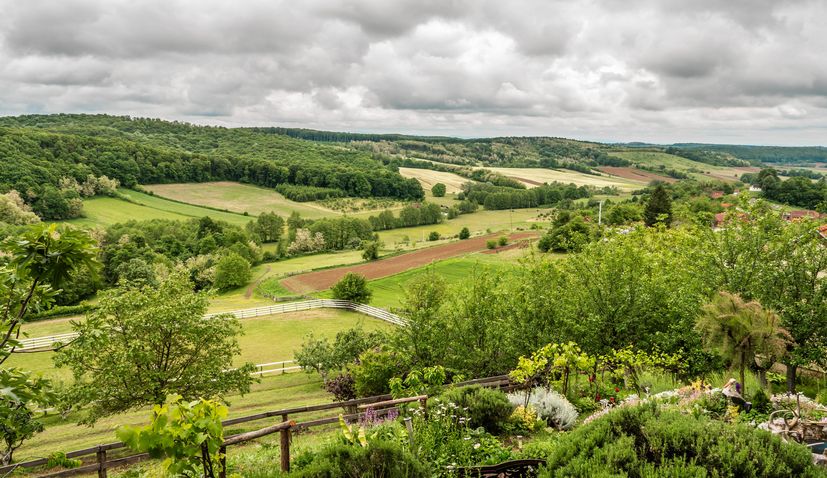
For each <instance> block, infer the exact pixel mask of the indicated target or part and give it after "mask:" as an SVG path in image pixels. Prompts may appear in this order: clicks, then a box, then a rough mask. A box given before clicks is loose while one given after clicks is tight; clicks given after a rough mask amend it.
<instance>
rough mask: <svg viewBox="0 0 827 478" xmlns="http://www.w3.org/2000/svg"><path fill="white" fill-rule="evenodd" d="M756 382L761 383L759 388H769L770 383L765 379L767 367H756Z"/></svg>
mask: <svg viewBox="0 0 827 478" xmlns="http://www.w3.org/2000/svg"><path fill="white" fill-rule="evenodd" d="M758 382H759V383H760V384H761V388H763V389H764V390H769V388H770V384H769V382H768V381H767V369H764V368H759V369H758Z"/></svg>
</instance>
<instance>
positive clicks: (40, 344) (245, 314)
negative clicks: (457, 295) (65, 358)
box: [17, 299, 405, 352]
mask: <svg viewBox="0 0 827 478" xmlns="http://www.w3.org/2000/svg"><path fill="white" fill-rule="evenodd" d="M325 308H326V309H345V310H351V311H354V312H359V313H362V314H365V315H368V316H371V317H374V318H376V319H379V320H384V321H385V322H389V323H391V324H394V325H405V319H403V318H402V317H400V316H398V315H396V314H393V313H391V312H388V311H387V310H385V309H381V308H379V307H373V306H370V305H366V304H357V303H355V302H350V301H347V300H336V299H314V300H305V301H301V302H287V303H284V304H275V305H270V306H267V307H254V308H252V309H242V310H234V311H232V312H219V313H214V314H206V315H205V316H204V318H205V319H209V318H212V317H216V316H219V315H226V314H230V315H232V316H234V317H235V318H237V319H250V318H253V317H263V316H267V315H277V314H286V313H290V312H300V311H303V310H311V309H325ZM77 336H78V334H77V332H69V333H65V334H59V335H51V336H48V337H35V338H31V339H22V340H20V341H19V342H20V345H18V347H17V348H19V349H23V350H25V351H27V352H28V351H34V350H38V349H46V348H52V346H53V345H54V344H56V343H66V342H68V341H71V340H73V339H74V338H76V337H77Z"/></svg>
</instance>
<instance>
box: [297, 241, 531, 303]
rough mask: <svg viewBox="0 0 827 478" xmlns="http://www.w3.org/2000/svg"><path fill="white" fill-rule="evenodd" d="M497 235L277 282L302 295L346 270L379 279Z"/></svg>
mask: <svg viewBox="0 0 827 478" xmlns="http://www.w3.org/2000/svg"><path fill="white" fill-rule="evenodd" d="M500 235H501V234H488V235H485V236H479V237H474V238H471V239H466V240H464V241H457V242H452V243H450V244H445V245H441V246H434V247H429V248H427V249H421V250H418V251H414V252H409V253H407V254H402V255H399V256H394V257H391V258H388V259H382V260H379V261H376V262H371V263H368V264H359V265H355V266H349V267H337V268H335V269H326V270H322V271H317V272H308V273H307V274H301V275H296V276H292V277H288V278H286V279H284V280H282V281H281V285H283V286H284V287H285V288H286V289H287V290H289V291H291V292H295V293H297V294H306V293H308V292H316V291H320V290H325V289H329V288H330V287H331V286H333V284H335V283H336V282H338V281H339V279H341V278H342V277H343V276H344V275H345V274H347V273H348V272H355V273H357V274H362V275H363V276H365V277H366V278H368V279H369V280H371V279H380V278H382V277H387V276H391V275H394V274H399V273H400V272H405V271H406V270H409V269H414V268H416V267H422V266H424V265H427V264H430V263H431V262H433V261H438V260H442V259H448V258H451V257H456V256H462V255H465V254H470V253H472V252H477V251H483V250H485V249H486V242H488V240H490V239H496V238H497V237H499V236H500ZM536 236H537V233H536V232H518V233H515V234H511V236H510V239H511V240H512V241H518V240H520V239H527V238H529V237H536Z"/></svg>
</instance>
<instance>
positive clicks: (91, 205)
mask: <svg viewBox="0 0 827 478" xmlns="http://www.w3.org/2000/svg"><path fill="white" fill-rule="evenodd" d="M121 192H122V193H124V194H125V195H127V196H129V198H130V199H131V200H132V201H133V202H129V201H125V200H123V199H118V198H110V197H96V198H91V199H86V200H84V201H83V212H84V215H85V217H82V218H78V219H72V220H70V221H67V222H69V223H72V224H77V225H79V226H84V227H97V226H107V225H110V224H115V223H119V222H126V221H129V220H132V219H135V220H139V221H140V220H147V219H177V220H187V219H192V218H198V217H204V216H209V217H211V218H213V219H217V220H221V221H226V222H229V223H231V224H235V225H238V226H243V225H244V224H246V223H247V222H249V221H250V220H251V219H252V218H250V217H248V216H244V215H242V214H235V213H229V212H223V211H216V210H214V209H208V208H204V207H199V206H193V205H190V204H181V203H178V202H175V201H169V200H167V199H164V198H161V197H157V196H151V195H149V194H144V193H140V192H137V191H132V190H126V189H122V190H121Z"/></svg>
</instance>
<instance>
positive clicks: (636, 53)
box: [0, 0, 827, 144]
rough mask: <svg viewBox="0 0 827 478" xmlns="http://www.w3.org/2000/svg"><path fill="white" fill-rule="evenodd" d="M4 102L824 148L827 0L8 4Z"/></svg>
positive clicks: (445, 130) (207, 117)
mask: <svg viewBox="0 0 827 478" xmlns="http://www.w3.org/2000/svg"><path fill="white" fill-rule="evenodd" d="M0 12H2V14H0V114H25V113H33V112H37V113H48V112H107V113H113V114H130V115H134V116H153V117H162V118H168V119H177V120H186V121H192V122H195V123H205V124H225V125H230V126H234V125H263V124H275V125H285V126H301V127H310V128H320V129H335V130H346V131H377V132H406V133H426V134H449V135H460V136H490V135H553V136H570V137H577V138H583V139H597V140H615V141H633V140H642V141H660V142H670V141H728V142H732V141H738V142H750V143H776V144H824V143H825V140H824V138H825V134H824V133H825V131H827V129H825V128H826V127H827V62H824V61H823V52H824V51H827V29H824V28H823V25H824V24H825V21H827V2H823V1H820V0H812V1H806V0H789V1H779V0H727V1H724V0H697V1H692V2H686V1H683V0H626V1H622V2H621V1H599V0H571V1H564V0H514V1H509V2H503V1H494V0H398V1H389V0H340V1H331V0H303V1H298V2H297V1H280V0H245V1H243V2H236V1H205V0H201V1H196V0H172V1H170V0H166V1H160V0H159V1H141V2H134V1H126V0H62V1H60V2H54V1H45V0H44V1H41V0H27V1H25V2H21V1H15V0H0Z"/></svg>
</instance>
